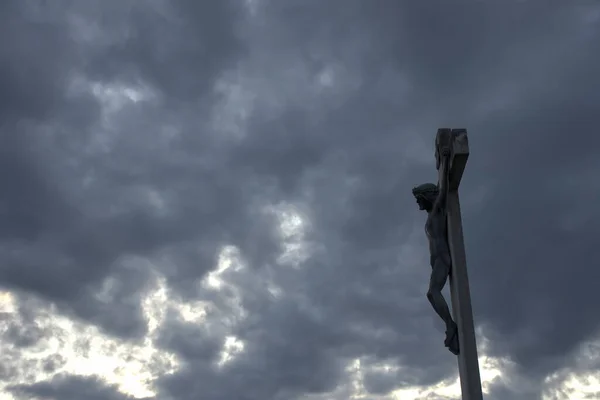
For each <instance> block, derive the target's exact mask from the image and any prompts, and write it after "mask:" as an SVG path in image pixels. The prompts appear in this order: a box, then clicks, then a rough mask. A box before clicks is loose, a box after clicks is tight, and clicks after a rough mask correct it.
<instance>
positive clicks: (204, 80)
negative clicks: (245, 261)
mask: <svg viewBox="0 0 600 400" xmlns="http://www.w3.org/2000/svg"><path fill="white" fill-rule="evenodd" d="M117 3H118V2H115V3H110V2H101V4H100V3H97V4H96V3H94V2H91V3H86V5H83V4H79V5H78V6H77V7H74V8H69V9H64V8H61V7H59V6H57V5H55V4H46V5H44V6H39V7H31V8H30V7H29V6H30V4H25V3H24V2H11V1H8V2H4V3H3V4H2V9H3V12H2V17H1V18H2V19H3V21H4V22H3V23H2V30H3V31H4V34H2V35H1V36H2V39H1V40H2V46H1V50H0V61H1V65H2V67H1V68H2V74H1V76H0V79H1V88H2V90H1V94H0V104H2V107H1V108H2V111H1V115H0V118H1V121H0V122H1V131H0V135H1V137H2V139H3V141H2V142H3V143H2V144H3V145H2V150H1V152H2V172H1V173H0V182H1V183H2V184H3V187H4V188H5V189H4V190H3V191H2V193H3V194H2V195H1V196H2V203H1V204H2V224H1V225H2V228H1V230H0V236H2V238H3V245H2V246H3V249H4V250H3V254H2V258H3V262H2V264H3V267H2V268H1V269H0V279H1V282H2V284H3V285H4V286H7V287H10V288H16V289H22V290H25V291H28V292H32V293H35V294H36V295H40V296H44V297H47V298H49V299H50V300H53V301H56V302H58V303H59V304H61V305H62V306H63V308H64V309H65V310H68V311H69V310H70V311H72V312H74V313H75V314H76V315H77V316H79V317H82V318H85V319H88V320H92V321H94V322H95V323H98V324H100V325H101V326H103V327H104V328H106V329H107V330H108V331H110V332H111V333H114V334H117V335H124V336H132V335H135V336H137V335H140V334H142V333H143V332H144V327H143V321H142V317H141V314H140V310H139V304H137V305H136V301H135V299H133V298H134V297H135V296H136V295H137V293H138V292H139V290H140V289H142V288H143V287H144V284H143V282H145V281H147V279H146V278H145V277H144V274H145V272H144V271H137V277H136V279H134V280H131V279H126V280H125V281H123V280H122V278H123V277H122V276H120V275H121V272H119V271H120V270H121V269H122V267H121V266H120V265H119V264H122V263H121V260H120V257H122V256H125V255H128V254H147V253H149V252H151V251H152V250H153V249H156V248H160V247H162V246H164V245H165V244H168V243H171V242H173V241H178V240H182V239H185V238H188V237H190V236H192V237H193V236H194V235H195V233H194V232H195V231H197V229H198V225H195V223H199V222H200V221H198V218H201V217H199V216H196V217H192V218H191V221H190V223H191V224H192V225H190V224H181V218H182V216H181V215H176V216H175V217H174V218H171V219H167V220H164V219H161V218H159V217H157V216H156V215H153V214H152V213H151V212H149V211H147V210H144V209H143V207H140V206H139V205H136V204H134V205H133V206H131V207H129V209H128V210H127V211H125V212H120V213H116V215H115V213H113V215H110V213H106V212H104V213H103V214H104V215H101V216H98V215H97V214H98V213H97V212H95V213H94V212H92V211H95V210H96V211H97V209H98V202H102V201H103V198H105V202H104V208H105V210H106V205H107V203H108V204H110V203H113V204H114V203H115V202H117V201H118V200H119V199H120V198H123V197H125V196H126V195H127V193H123V191H125V190H126V189H129V187H128V186H127V185H128V184H129V182H131V179H133V178H134V176H135V177H136V178H137V180H138V182H140V180H148V175H145V176H146V178H144V177H143V176H140V173H139V170H140V168H141V165H140V164H138V165H137V166H136V167H137V171H138V172H136V171H132V170H131V169H119V167H120V166H123V167H124V168H129V167H130V164H126V165H123V164H121V165H119V164H117V163H116V162H118V161H121V160H122V158H120V157H119V155H121V154H122V153H121V154H111V155H110V156H108V155H106V154H104V155H102V154H92V155H91V156H88V157H85V156H84V154H86V153H87V154H90V152H89V151H87V150H86V149H87V148H89V146H90V143H91V141H92V140H93V139H92V136H93V134H94V133H95V132H97V131H99V130H100V129H102V128H100V119H99V117H100V104H99V102H98V100H97V99H94V98H93V97H92V96H91V95H90V93H89V91H88V92H86V91H82V90H75V89H76V88H75V86H73V85H75V83H74V82H76V81H75V80H74V79H77V78H78V77H80V76H83V77H86V78H87V79H92V80H95V81H96V82H100V83H106V84H111V83H114V82H117V83H119V82H121V83H123V82H124V83H128V82H129V81H133V83H135V84H141V85H146V86H149V87H151V88H153V90H155V91H156V92H157V93H158V94H159V95H160V99H161V100H160V101H161V103H162V104H169V103H170V102H173V101H190V100H192V98H191V97H189V96H192V95H193V98H194V99H195V100H197V101H201V100H202V99H203V96H204V95H205V94H207V93H208V91H209V89H210V85H211V84H212V83H211V82H212V81H213V78H214V76H215V74H217V73H218V72H219V71H220V70H221V68H222V66H223V64H226V63H227V62H229V61H230V60H232V59H233V58H234V57H235V55H236V54H237V52H238V51H239V43H238V42H237V41H236V32H235V21H236V18H237V17H236V14H237V11H236V10H235V8H233V7H232V6H231V4H225V3H226V2H212V3H211V4H206V3H203V4H204V5H203V6H201V5H200V4H199V3H198V4H197V3H196V2H187V3H186V2H182V3H179V4H178V6H180V7H179V8H172V7H166V8H165V7H158V6H156V7H152V6H149V7H133V8H129V9H127V10H126V9H124V8H123V7H126V5H124V4H123V5H119V4H120V3H118V4H117ZM213 6H214V7H215V8H212V7H213ZM125 11H126V12H125ZM99 17H102V18H99ZM198 18H200V19H201V20H202V21H204V23H202V24H195V22H196V21H197V20H198ZM117 28H118V29H117ZM90 38H91V39H90ZM203 42H204V44H202V43H203ZM166 65H169V67H166ZM177 68H179V69H181V70H180V71H179V72H177V71H176V69H177ZM186 71H189V72H186ZM191 74H193V79H189V76H191ZM184 76H186V78H185V79H184V78H183V77H184ZM74 88H75V89H74ZM186 93H187V94H186ZM188 95H189V96H188ZM144 112H145V113H148V111H147V110H145V111H144ZM130 125H131V123H130ZM137 127H139V126H136V128H137ZM118 144H120V143H118ZM125 144H126V143H125ZM200 145H202V142H201V144H200ZM121 147H125V148H127V147H126V146H121ZM159 150H161V149H159ZM195 150H200V149H198V148H197V147H196V149H195ZM192 152H193V151H192ZM138 154H139V153H138ZM135 156H136V154H129V155H127V156H126V157H123V158H128V157H129V160H131V159H132V158H133V161H135ZM145 156H148V154H145ZM74 160H76V161H75V162H73V161H74ZM147 163H148V162H147V161H146V164H147ZM164 167H165V168H163V169H165V170H167V171H168V170H169V169H171V170H173V168H172V167H171V168H170V166H169V165H165V166H164ZM154 169H155V170H159V169H160V168H156V167H155V168H154ZM177 172H178V171H177V170H174V171H172V173H177ZM150 173H152V170H150V171H143V172H142V174H150ZM188 175H189V173H188ZM89 177H91V178H92V179H94V178H95V179H94V182H95V185H92V190H86V188H85V187H84V186H83V181H85V179H88V178H89ZM157 178H158V179H160V176H157ZM150 180H152V178H150ZM209 185H210V184H209ZM206 192H207V193H209V195H218V194H221V196H220V197H226V196H227V195H226V194H224V193H223V191H219V190H218V189H216V188H208V189H207V190H206ZM88 193H89V195H87V194H88ZM86 195H87V196H86ZM106 200H107V201H106ZM218 202H220V203H221V204H225V203H226V202H223V201H222V200H219V201H218ZM90 205H91V207H90ZM183 206H184V205H183ZM223 207H224V208H225V210H226V209H227V208H226V206H223ZM94 208H95V210H94ZM178 211H181V212H182V213H185V212H186V210H184V209H182V208H180V209H179V210H178ZM206 212H207V213H208V214H209V215H210V213H211V212H210V211H206ZM213 212H214V211H213ZM225 212H226V211H225ZM94 214H96V215H94ZM184 218H187V217H184ZM217 240H218V239H217ZM213 252H214V250H213ZM212 258H213V257H209V259H210V263H211V264H212V261H213V260H212ZM207 268H210V265H205V266H202V267H201V268H199V269H198V268H197V269H198V272H196V273H197V274H199V275H202V273H203V272H202V271H204V270H206V269H207ZM117 269H118V270H119V271H116V270H117ZM115 271H116V272H115ZM113 273H116V274H117V275H116V276H117V279H116V281H118V282H120V283H119V285H120V288H117V289H114V290H113V291H112V294H111V296H112V297H111V298H110V299H108V300H106V301H105V302H99V301H97V300H96V299H95V298H93V297H92V296H91V294H92V293H94V292H98V291H100V283H101V282H102V280H104V279H105V278H106V277H107V276H108V275H109V274H113ZM181 278H182V279H185V278H183V277H181ZM121 293H122V294H121ZM126 296H130V297H131V298H132V299H130V300H131V301H129V300H124V299H125V297H126ZM137 303H139V301H138V302H137Z"/></svg>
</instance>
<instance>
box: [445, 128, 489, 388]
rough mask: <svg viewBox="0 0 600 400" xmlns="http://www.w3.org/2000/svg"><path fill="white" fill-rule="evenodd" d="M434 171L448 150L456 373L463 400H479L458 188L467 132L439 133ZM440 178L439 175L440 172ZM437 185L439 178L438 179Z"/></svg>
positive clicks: (466, 151)
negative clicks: (456, 328)
mask: <svg viewBox="0 0 600 400" xmlns="http://www.w3.org/2000/svg"><path fill="white" fill-rule="evenodd" d="M435 144H436V149H435V157H436V164H437V165H436V167H437V169H438V171H439V170H440V153H441V149H442V148H450V149H451V159H450V168H449V171H450V175H449V185H448V196H447V204H446V207H447V212H448V244H449V245H450V253H451V256H452V271H451V273H450V293H451V298H452V314H453V317H454V321H455V322H456V324H457V325H458V340H459V346H460V347H459V348H460V353H459V355H458V372H459V376H460V388H461V391H462V398H463V400H482V399H483V395H482V391H481V378H480V375H479V361H478V359H477V343H476V340H475V326H474V323H473V310H472V308H471V293H470V290H469V277H468V275H467V260H466V255H465V244H464V241H463V231H462V219H461V215H460V202H459V199H458V186H459V185H460V181H461V178H462V175H463V172H464V170H465V166H466V164H467V159H468V158H469V140H468V138H467V130H466V129H446V128H442V129H438V132H437V136H436V140H435ZM440 174H441V172H440ZM439 179H440V181H441V179H442V176H440V177H439Z"/></svg>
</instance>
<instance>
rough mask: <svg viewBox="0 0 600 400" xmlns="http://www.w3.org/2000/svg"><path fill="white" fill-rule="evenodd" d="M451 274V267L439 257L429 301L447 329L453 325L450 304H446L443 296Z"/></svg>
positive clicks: (430, 285) (429, 292)
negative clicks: (443, 290)
mask: <svg viewBox="0 0 600 400" xmlns="http://www.w3.org/2000/svg"><path fill="white" fill-rule="evenodd" d="M449 273H450V265H448V264H447V263H445V262H444V260H443V259H442V258H441V257H437V259H436V260H435V261H434V263H433V266H432V271H431V278H430V280H429V290H428V291H427V299H428V300H429V302H430V303H431V305H432V307H433V309H434V310H435V312H436V313H437V314H438V315H439V316H440V318H441V319H442V320H443V321H444V323H445V324H446V327H449V326H450V325H452V323H453V320H452V314H450V309H449V308H448V303H446V299H444V296H443V295H442V289H443V288H444V286H445V285H446V281H447V280H448V274H449Z"/></svg>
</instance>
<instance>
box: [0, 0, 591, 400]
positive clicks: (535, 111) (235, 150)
mask: <svg viewBox="0 0 600 400" xmlns="http://www.w3.org/2000/svg"><path fill="white" fill-rule="evenodd" d="M252 4H255V5H256V9H255V10H254V11H253V13H250V11H248V9H247V8H246V7H244V6H242V2H234V1H224V0H219V1H205V2H193V1H187V0H182V1H178V2H173V3H170V2H161V1H152V2H148V3H147V4H146V3H145V4H144V5H143V6H142V5H141V4H138V3H133V2H116V1H103V2H99V1H98V2H95V1H89V2H81V3H77V4H70V3H69V2H57V3H56V4H54V3H53V5H50V4H44V5H41V4H37V3H35V2H17V1H4V2H3V3H1V5H0V106H1V107H0V138H2V147H1V148H0V166H1V168H0V183H1V184H2V187H3V188H4V189H3V190H2V192H1V194H0V207H1V208H0V218H1V220H0V240H1V242H0V246H1V247H0V285H2V286H3V287H5V288H6V289H9V290H12V291H14V292H15V293H17V294H18V295H19V296H20V297H21V299H22V301H23V303H22V304H23V310H21V312H22V313H25V314H27V312H28V304H30V303H29V302H28V300H27V299H28V298H29V297H30V296H34V297H35V298H37V299H41V300H42V301H46V302H50V303H52V304H56V306H57V307H58V309H59V310H60V312H62V313H65V314H67V315H71V316H72V317H73V318H77V319H81V320H84V321H87V322H89V323H91V324H95V325H97V326H99V327H100V328H101V329H102V330H104V331H105V332H107V333H108V334H110V335H114V336H116V337H119V338H122V339H123V340H130V341H139V340H142V338H143V337H144V336H145V335H146V334H147V330H148V328H147V323H146V320H145V319H144V316H143V314H142V308H141V304H140V296H141V295H142V293H143V292H144V291H145V290H146V289H147V288H148V287H149V285H151V284H152V282H153V279H154V278H153V276H154V275H155V273H159V274H162V275H164V276H165V277H166V279H167V282H168V284H169V287H170V290H171V295H172V296H175V297H181V298H186V299H195V300H204V301H207V302H209V304H211V306H210V308H209V311H208V314H207V317H206V320H205V322H203V323H201V324H199V323H190V322H185V321H182V320H181V319H180V318H178V317H177V316H176V315H170V314H169V316H168V317H167V318H166V320H165V323H164V324H163V326H162V327H161V328H160V329H159V335H158V337H157V339H156V343H157V345H158V346H160V347H162V348H165V349H168V350H170V351H173V352H175V353H176V354H178V355H179V356H180V357H181V358H182V359H184V360H185V364H184V366H183V367H182V369H181V370H179V371H178V372H177V373H175V374H174V375H170V376H162V377H157V380H156V386H157V388H158V390H159V393H160V394H159V396H158V398H161V399H166V398H169V397H172V398H173V399H178V400H179V399H197V398H205V399H239V400H246V399H247V400H254V399H273V400H276V399H295V398H302V396H304V395H308V394H311V393H323V392H327V391H330V390H333V389H335V388H336V387H338V386H340V385H345V384H346V385H349V383H348V377H347V375H346V373H345V372H344V368H345V367H346V365H347V363H348V362H349V361H350V360H353V359H356V358H362V359H363V362H364V364H365V365H369V364H371V363H377V362H380V361H387V362H395V363H398V364H399V365H400V368H399V370H398V371H397V372H394V373H387V374H383V373H379V372H373V373H368V374H367V376H366V377H365V381H364V385H365V389H366V390H367V391H369V392H370V393H371V394H372V395H377V394H385V393H388V392H389V391H391V390H393V389H395V388H400V387H405V386H411V385H431V384H435V383H437V382H439V381H440V380H442V379H446V378H449V377H451V376H452V374H454V373H455V368H456V365H455V360H454V359H453V358H452V357H450V356H449V355H448V354H447V352H446V351H445V349H444V348H443V346H442V345H441V341H442V336H441V326H439V323H438V321H437V319H436V317H435V316H434V314H433V312H432V311H431V310H430V309H429V306H428V304H427V302H426V299H425V297H424V293H425V290H426V282H427V274H428V266H427V262H426V260H427V254H426V248H425V247H424V240H425V239H424V237H423V235H422V234H421V232H422V227H421V224H422V223H423V216H422V215H420V214H419V212H418V211H417V209H416V207H415V205H414V200H413V199H412V198H411V195H410V188H411V187H412V186H413V185H415V184H418V183H422V182H424V181H429V180H434V178H435V170H434V165H433V158H432V144H433V143H432V141H433V136H434V134H435V131H436V129H437V128H438V127H442V126H450V127H467V128H468V129H469V132H470V136H471V145H472V156H471V159H470V161H469V165H468V171H467V172H466V175H465V178H464V183H463V187H462V188H461V191H462V192H461V196H462V201H463V215H464V225H465V226H464V229H465V236H466V238H465V239H466V243H467V255H468V260H469V267H470V273H471V285H472V291H473V294H472V297H473V300H474V305H473V307H474V312H475V314H476V315H475V317H476V321H477V323H478V324H479V325H480V326H481V327H482V328H483V331H484V333H485V336H486V337H487V338H488V339H489V346H488V348H487V349H486V352H487V353H488V354H489V355H495V356H500V357H507V358H509V359H511V360H512V361H514V362H516V364H517V371H518V374H519V375H522V376H524V378H523V379H526V381H527V385H520V384H519V383H518V382H517V381H511V379H512V378H511V377H510V376H507V377H506V379H505V383H502V384H501V383H497V384H495V385H493V386H492V393H491V394H490V398H498V399H501V398H508V397H510V398H528V399H531V398H535V397H536V396H539V393H541V390H542V384H543V379H544V378H545V377H546V376H548V374H550V373H552V372H553V371H556V370H557V369H559V368H562V367H565V366H567V367H568V366H569V365H570V364H569V363H570V360H571V358H572V356H573V352H574V350H575V349H576V348H577V346H578V345H579V344H581V343H582V342H583V341H585V340H587V339H590V338H591V337H593V336H594V335H595V334H597V333H598V329H599V328H600V326H599V323H600V319H599V318H597V312H596V307H595V299H596V295H595V290H596V282H597V281H598V280H600V275H599V272H598V271H597V269H596V268H594V261H595V260H597V259H598V256H599V254H598V250H597V246H596V238H597V237H600V231H599V228H598V227H599V226H600V225H598V223H599V222H600V214H599V212H598V211H597V209H596V207H594V205H595V201H596V200H597V199H598V198H600V186H599V185H598V184H597V183H595V182H597V179H594V176H595V175H596V174H598V173H599V171H600V161H599V159H598V158H597V157H596V155H597V154H596V153H597V150H598V148H600V139H599V137H598V135H596V133H595V128H596V126H597V125H598V122H597V120H598V117H599V116H600V95H599V93H598V90H597V88H598V87H599V85H600V78H599V75H598V74H597V71H600V55H598V52H597V51H594V50H595V45H596V43H597V38H598V35H599V34H600V25H599V22H598V21H599V20H598V17H597V16H598V13H599V12H600V11H599V9H598V6H597V5H596V4H594V3H593V2H591V1H590V2H585V1H581V2H577V4H573V3H572V2H557V1H555V2H550V3H548V4H545V5H543V6H542V5H541V4H539V3H537V2H533V1H529V2H511V3H509V4H506V3H502V4H500V3H498V4H496V3H491V2H485V1H474V2H459V3H456V2H453V3H452V4H449V3H446V2H433V3H432V2H426V3H419V2H392V1H387V0H386V1H379V2H366V1H354V0H349V1H334V0H331V1H328V2H326V3H325V2H322V1H313V0H307V1H295V0H289V1H273V0H271V1H268V0H263V1H257V2H253V3H252ZM251 15H252V16H251ZM88 81H92V82H95V83H96V86H95V87H96V88H102V87H106V85H117V86H118V85H127V86H130V87H137V88H138V89H139V90H140V91H145V93H149V95H148V96H149V99H150V100H148V101H142V102H138V103H135V104H133V103H131V102H129V103H127V104H129V105H126V106H124V108H123V109H122V110H121V111H113V112H112V113H110V115H109V112H110V110H107V104H105V103H103V102H102V96H101V95H102V93H100V92H98V91H99V90H100V91H101V89H97V91H96V92H94V91H90V90H87V89H86V87H87V86H85V85H84V84H83V83H84V82H88ZM226 82H229V83H228V85H227V84H225V83H226ZM102 85H105V86H102ZM115 87H116V86H115ZM124 101H125V100H124ZM219 113H221V114H219ZM219 117H220V118H219ZM157 194H158V195H160V197H161V201H162V203H161V204H163V205H162V206H160V207H159V206H156V204H155V203H152V201H151V199H152V196H156V195H157ZM278 204H293V205H294V207H296V210H298V212H299V213H300V214H302V215H304V216H305V218H306V220H308V221H310V222H309V223H308V225H307V227H306V229H305V233H304V236H303V238H302V240H303V242H304V243H305V247H306V248H307V249H309V250H310V255H309V256H308V257H306V258H305V259H303V260H301V261H300V265H299V266H298V267H296V268H291V267H289V266H286V265H282V262H281V259H280V254H281V253H282V251H283V250H284V249H285V244H283V243H282V241H281V233H280V232H279V228H278V219H277V216H275V215H273V214H272V213H268V212H264V207H265V206H266V205H278ZM225 245H233V246H236V247H237V248H238V249H239V254H240V258H241V259H242V263H243V264H244V265H245V268H244V269H243V270H242V271H241V272H239V273H236V274H234V273H229V272H228V273H227V274H229V275H226V278H224V279H227V281H228V282H229V283H230V284H231V285H232V287H233V289H230V290H229V291H227V290H224V291H215V290H212V289H207V288H204V289H198V286H197V283H198V282H199V281H200V280H201V279H202V278H203V277H205V276H206V274H207V273H208V271H210V270H212V269H214V267H215V263H216V260H217V257H218V252H219V250H220V249H221V248H222V247H223V246H225ZM133 256H137V257H147V258H149V259H153V260H155V262H154V265H153V267H148V266H147V265H145V264H142V263H136V262H133V261H131V258H132V257H133ZM128 257H129V258H128ZM128 260H129V261H128ZM154 269H156V270H154ZM107 278H113V283H114V284H113V286H112V288H111V289H110V291H109V293H108V294H105V298H104V299H102V300H101V299H99V296H98V294H99V293H101V292H102V290H103V284H104V283H105V281H106V279H107ZM270 285H272V286H276V287H278V288H279V293H280V294H277V295H274V294H273V292H272V291H269V290H267V289H268V287H269V286H270ZM31 304H35V303H31ZM32 307H33V306H32ZM31 312H32V311H31ZM34 326H35V323H34V322H33V323H32V327H29V328H27V327H25V328H23V327H21V328H19V327H14V328H12V329H11V330H9V332H10V335H9V336H10V337H9V338H8V339H7V340H11V341H12V342H14V343H15V346H17V347H23V348H25V347H27V346H28V344H27V343H28V341H35V340H36V337H37V336H39V337H41V336H43V335H45V334H49V333H44V332H37V333H36V332H35V328H34ZM19 332H21V333H19ZM32 335H33V336H32ZM36 335H37V336H36ZM225 335H235V336H236V337H238V338H240V339H241V340H243V341H244V342H245V348H244V351H243V352H242V353H241V354H240V355H239V356H238V357H237V358H236V359H235V360H234V361H233V362H231V363H229V364H227V365H226V366H225V367H223V368H220V369H217V368H215V367H214V364H215V362H216V360H217V358H218V356H219V349H220V348H221V346H222V343H223V340H224V336H225ZM593 368H595V369H596V370H597V365H596V366H595V367H593ZM506 382H508V383H506ZM14 390H15V393H24V396H25V397H24V398H29V397H28V396H31V395H38V396H46V397H43V398H57V399H58V398H60V399H68V398H82V397H86V398H98V399H121V398H127V397H124V395H120V394H118V392H117V391H116V390H115V389H113V388H110V387H104V386H102V385H101V383H100V382H99V381H96V380H93V379H92V380H88V379H87V378H85V379H84V378H80V377H69V376H57V377H56V378H54V379H53V380H51V381H48V382H41V383H34V384H32V385H31V386H19V387H15V388H14ZM94 396H96V397H94ZM519 396H522V397H519Z"/></svg>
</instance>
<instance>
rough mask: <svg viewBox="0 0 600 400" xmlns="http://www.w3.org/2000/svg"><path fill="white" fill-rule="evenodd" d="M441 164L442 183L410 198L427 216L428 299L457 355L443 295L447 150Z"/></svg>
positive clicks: (447, 265)
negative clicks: (429, 270)
mask: <svg viewBox="0 0 600 400" xmlns="http://www.w3.org/2000/svg"><path fill="white" fill-rule="evenodd" d="M440 155H441V157H440V158H438V160H439V161H440V164H441V165H440V168H441V177H442V178H441V179H440V182H439V187H438V185H435V184H433V183H425V184H422V185H419V186H417V187H415V188H413V191H412V192H413V195H414V196H415V198H416V200H417V204H418V205H419V209H421V210H424V211H426V212H427V222H426V223H425V233H426V234H427V239H428V240H429V253H430V256H431V258H430V262H431V268H432V271H431V279H430V280H429V290H428V291H427V299H428V300H429V302H430V303H431V305H432V306H433V309H434V310H435V312H436V313H437V314H438V315H439V316H440V318H441V319H442V320H443V321H444V323H445V324H446V339H445V340H444V345H445V346H446V347H447V348H448V350H450V351H451V352H452V353H453V354H456V355H458V354H459V346H458V327H457V325H456V323H455V322H454V320H453V319H452V315H451V314H450V309H449V308H448V303H446V300H445V299H444V296H443V295H442V289H443V288H444V286H445V285H446V281H447V280H448V276H449V275H450V271H451V269H452V258H451V257H450V247H449V245H448V226H447V225H448V222H447V207H446V199H447V195H448V181H449V169H450V165H449V164H450V149H449V148H444V149H442V150H441V154H440Z"/></svg>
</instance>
